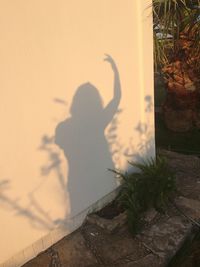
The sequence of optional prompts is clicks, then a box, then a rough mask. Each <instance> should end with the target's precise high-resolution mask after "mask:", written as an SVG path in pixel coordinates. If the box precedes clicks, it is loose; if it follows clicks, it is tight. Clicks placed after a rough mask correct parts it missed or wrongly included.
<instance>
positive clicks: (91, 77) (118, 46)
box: [0, 0, 154, 266]
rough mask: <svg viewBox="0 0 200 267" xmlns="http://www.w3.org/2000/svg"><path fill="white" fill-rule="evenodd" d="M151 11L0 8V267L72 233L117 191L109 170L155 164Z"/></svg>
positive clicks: (139, 7) (76, 4) (39, 1)
mask: <svg viewBox="0 0 200 267" xmlns="http://www.w3.org/2000/svg"><path fill="white" fill-rule="evenodd" d="M150 2H151V1H150V0H137V1H133V0H101V1H97V0H58V1H53V0H48V1H47V0H34V1H31V0H19V1H16V0H6V1H3V0H0V121H1V138H0V148H1V153H0V236H1V240H0V251H1V253H0V263H2V264H3V263H5V262H6V263H5V264H3V265H2V266H20V264H22V263H23V262H24V261H26V260H28V259H30V258H31V257H33V256H35V255H36V254H37V253H39V252H40V251H41V250H43V249H46V248H47V247H48V246H50V245H51V244H52V243H53V242H55V241H57V240H58V239H59V238H61V237H62V236H63V235H64V234H66V233H68V232H70V231H71V230H74V228H76V227H77V226H78V225H79V224H80V223H81V221H82V219H83V218H84V216H85V213H84V212H83V211H85V210H86V209H87V208H88V207H90V206H91V205H93V204H94V203H95V202H96V201H98V200H100V199H101V198H103V197H104V196H106V195H107V194H109V193H110V192H111V191H113V190H114V189H115V188H116V187H117V181H116V180H115V179H114V177H113V174H112V173H110V172H109V171H107V168H114V167H116V168H120V169H122V170H123V169H126V168H127V160H131V159H137V160H138V159H140V158H141V157H147V156H153V155H154V103H153V102H154V101H153V100H154V96H153V52H152V50H153V48H152V46H153V41H152V38H153V37H152V21H151V20H152V18H151V9H150V8H149V5H150ZM105 53H108V54H110V55H111V56H112V58H113V59H114V61H115V63H116V66H117V68H118V73H119V78H120V82H121V95H120V93H119V91H120V88H119V81H117V78H116V76H114V75H113V70H112V68H111V65H110V63H109V62H107V61H103V59H104V58H105V56H104V54H105ZM114 79H115V81H116V84H117V86H118V88H117V89H116V90H117V93H116V94H115V95H114V90H113V83H114ZM88 83H89V85H88ZM81 85H82V89H81V90H80V88H79V87H80V86H81ZM92 86H93V87H92ZM88 87H90V88H88ZM80 92H81V93H80ZM100 102H102V106H101V104H100ZM108 105H109V106H108ZM112 105H113V106H114V107H112ZM110 106H111V107H110ZM109 108H110V109H109ZM72 109H75V111H73V112H72V111H71V110H72ZM63 121H65V122H64V123H63V124H62V125H61V124H60V123H61V122H63ZM56 129H57V131H56ZM55 135H56V136H57V137H56V138H57V139H58V141H57V143H59V144H60V146H61V148H63V149H61V148H59V146H58V145H56V144H55ZM80 214H81V215H80ZM79 215H80V216H79ZM78 216H79V217H78ZM71 218H78V219H77V221H76V219H73V220H72V219H71ZM69 222H70V223H69ZM44 237H45V238H44ZM15 255H17V256H15ZM7 260H8V261H7Z"/></svg>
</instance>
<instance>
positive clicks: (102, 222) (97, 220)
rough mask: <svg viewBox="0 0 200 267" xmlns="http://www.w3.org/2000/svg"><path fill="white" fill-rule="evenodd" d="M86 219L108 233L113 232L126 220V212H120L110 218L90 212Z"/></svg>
mask: <svg viewBox="0 0 200 267" xmlns="http://www.w3.org/2000/svg"><path fill="white" fill-rule="evenodd" d="M87 221H88V222H89V223H92V224H96V225H98V226H99V227H101V228H102V229H104V230H106V231H107V232H109V233H113V232H115V231H116V230H117V229H118V228H119V227H121V226H123V225H124V224H125V223H126V222H127V214H126V212H123V213H120V214H119V215H118V216H116V217H114V218H113V219H110V220H109V219H105V218H102V217H100V216H98V215H96V214H90V215H88V217H87Z"/></svg>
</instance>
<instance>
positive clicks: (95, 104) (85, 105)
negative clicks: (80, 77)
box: [70, 82, 103, 117]
mask: <svg viewBox="0 0 200 267" xmlns="http://www.w3.org/2000/svg"><path fill="white" fill-rule="evenodd" d="M101 111H103V103H102V99H101V96H100V94H99V91H98V89H97V88H96V87H95V86H94V85H92V84H91V83H89V82H88V83H84V84H82V85H80V86H79V87H78V88H77V91H76V93H75V95H74V97H73V100H72V105H71V108H70V113H71V115H72V116H73V117H88V116H89V117H91V116H94V114H98V112H101Z"/></svg>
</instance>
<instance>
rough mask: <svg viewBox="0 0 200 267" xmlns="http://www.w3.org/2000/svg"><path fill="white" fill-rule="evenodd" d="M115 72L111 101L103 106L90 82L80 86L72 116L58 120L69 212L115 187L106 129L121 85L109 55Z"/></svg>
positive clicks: (76, 211)
mask: <svg viewBox="0 0 200 267" xmlns="http://www.w3.org/2000/svg"><path fill="white" fill-rule="evenodd" d="M105 61H107V62H108V63H109V64H110V66H111V67H112V70H113V73H114V92H113V98H112V100H111V101H110V102H109V103H108V104H107V106H106V107H105V108H104V107H103V103H102V99H101V96H100V94H99V90H98V89H97V88H96V87H95V86H94V85H92V84H91V83H89V82H88V83H85V84H82V85H80V86H79V87H78V89H77V91H76V93H75V95H74V97H73V100H72V105H71V109H70V113H71V117H69V118H67V119H66V120H64V121H63V122H61V123H59V124H58V126H57V128H56V133H55V143H56V144H57V145H58V146H59V147H60V148H61V149H62V150H63V152H64V155H65V157H66V160H67V162H68V166H69V171H68V183H67V186H66V190H67V191H68V194H69V198H70V215H71V216H73V215H75V214H78V213H79V212H81V211H83V210H84V209H85V208H87V207H89V206H90V205H91V204H92V203H94V202H95V201H97V200H98V199H99V198H101V197H102V196H104V195H106V194H107V193H109V192H110V191H111V190H113V189H114V188H115V187H116V181H115V179H114V178H113V177H112V175H111V176H109V175H108V172H107V169H108V168H111V169H112V168H114V164H113V162H112V157H111V154H110V151H109V145H108V143H107V140H106V137H105V134H104V131H105V128H106V127H107V125H108V124H109V123H110V122H111V120H112V118H113V117H114V115H115V113H116V112H117V109H118V106H119V103H120V99H121V85H120V78H119V72H118V69H117V66H116V64H115V62H114V60H113V59H112V58H111V57H110V56H109V55H106V58H105Z"/></svg>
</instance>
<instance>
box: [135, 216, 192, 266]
mask: <svg viewBox="0 0 200 267" xmlns="http://www.w3.org/2000/svg"><path fill="white" fill-rule="evenodd" d="M191 230H192V224H191V223H190V222H188V221H187V220H186V219H185V218H184V217H181V216H178V215H176V216H173V217H169V218H168V219H167V218H166V217H164V218H163V220H161V221H160V222H157V223H156V224H155V225H153V226H152V227H150V228H149V229H146V230H144V231H143V232H142V233H141V234H140V235H139V236H138V238H139V240H140V241H141V242H143V243H144V245H145V246H146V247H148V248H149V249H150V250H151V251H152V252H153V253H154V254H156V255H158V256H159V257H160V258H161V259H163V261H166V262H168V261H169V260H170V259H171V258H172V257H173V256H174V255H175V253H176V252H177V251H178V250H179V249H180V247H181V246H182V244H183V243H184V241H185V238H186V237H187V236H188V235H189V234H190V232H191Z"/></svg>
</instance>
